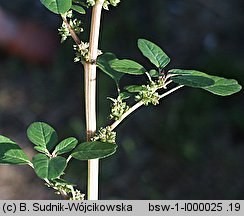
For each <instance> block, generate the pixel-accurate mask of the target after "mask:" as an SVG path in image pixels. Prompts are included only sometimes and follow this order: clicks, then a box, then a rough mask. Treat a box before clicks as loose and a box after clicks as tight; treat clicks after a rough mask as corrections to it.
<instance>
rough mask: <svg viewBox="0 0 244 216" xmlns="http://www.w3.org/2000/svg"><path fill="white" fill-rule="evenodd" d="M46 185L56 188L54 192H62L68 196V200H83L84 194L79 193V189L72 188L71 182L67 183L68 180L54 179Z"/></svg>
mask: <svg viewBox="0 0 244 216" xmlns="http://www.w3.org/2000/svg"><path fill="white" fill-rule="evenodd" d="M46 185H47V186H48V187H51V188H53V189H54V190H56V192H55V193H56V194H63V195H65V196H68V197H70V200H84V199H85V194H83V193H81V192H80V191H79V190H77V189H76V190H75V189H74V185H73V184H69V183H68V182H65V181H62V180H61V179H59V181H57V180H54V181H53V182H48V183H46Z"/></svg>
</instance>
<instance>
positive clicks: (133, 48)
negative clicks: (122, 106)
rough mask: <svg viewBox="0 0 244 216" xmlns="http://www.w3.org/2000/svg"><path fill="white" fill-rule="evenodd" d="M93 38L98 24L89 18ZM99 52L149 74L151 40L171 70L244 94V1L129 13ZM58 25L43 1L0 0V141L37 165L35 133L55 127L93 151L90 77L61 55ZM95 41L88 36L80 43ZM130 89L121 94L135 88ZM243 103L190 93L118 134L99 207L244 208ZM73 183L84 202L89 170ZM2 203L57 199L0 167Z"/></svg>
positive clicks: (239, 98)
mask: <svg viewBox="0 0 244 216" xmlns="http://www.w3.org/2000/svg"><path fill="white" fill-rule="evenodd" d="M81 18H82V22H83V26H84V28H85V29H86V30H87V28H88V23H89V17H88V16H86V17H84V16H83V17H81ZM102 22H103V26H102V32H101V43H100V48H101V49H102V50H103V51H104V52H105V51H110V52H114V53H116V55H117V56H118V57H119V58H132V59H135V60H137V61H139V62H140V63H142V64H144V65H146V66H149V64H148V61H147V60H146V59H144V58H143V57H142V55H141V54H140V52H139V51H138V49H137V45H136V44H137V39H138V38H146V39H148V40H151V41H153V42H155V43H157V44H158V45H160V46H161V47H163V49H164V50H165V52H166V53H167V54H168V55H169V56H170V57H171V60H172V61H171V64H170V65H169V68H184V69H193V68H194V69H197V70H201V71H205V72H207V73H209V74H215V75H219V76H224V77H226V78H235V79H237V80H238V81H239V82H240V83H241V84H242V85H243V84H244V73H243V71H244V61H243V60H244V51H243V50H244V43H243V39H244V2H243V1H242V0H232V1H230V0H185V1H181V0H154V1H152V2H150V3H148V1H147V0H140V1H139V0H130V1H122V3H121V4H120V5H119V7H117V8H113V9H112V8H111V11H109V12H107V11H105V12H104V14H103V20H102ZM60 25H61V19H60V18H59V17H58V16H57V15H54V14H51V13H50V12H49V11H47V10H46V9H45V8H44V7H43V6H42V5H41V4H40V2H39V0H21V1H20V0H17V1H6V0H0V29H1V32H0V134H3V135H5V136H8V137H11V138H12V139H13V140H15V141H17V142H18V143H19V144H20V145H21V147H22V148H24V150H25V151H26V152H27V153H28V155H29V156H30V157H32V156H33V154H34V152H33V150H32V145H31V143H30V142H29V141H28V140H27V137H26V128H27V127H28V126H29V125H30V124H31V123H32V122H33V121H45V122H47V123H49V124H51V125H52V126H53V127H54V128H55V129H56V130H57V131H58V134H59V136H60V139H62V138H65V137H68V136H76V137H78V138H79V139H81V140H84V139H85V132H84V131H85V127H84V98H83V71H82V68H81V65H80V64H77V63H76V64H74V63H73V58H74V52H73V50H72V48H71V46H72V41H68V42H67V43H65V44H64V45H60V43H59V41H60V37H59V36H58V34H57V28H59V27H60ZM81 37H82V38H83V39H84V40H87V35H86V34H85V33H84V34H82V35H81ZM131 78H132V77H127V78H123V80H122V84H125V83H128V82H130V83H132V82H133V80H132V79H131ZM98 94H99V97H98V114H97V117H98V126H99V127H100V126H103V125H106V124H107V123H108V122H109V121H108V119H107V116H108V115H109V101H108V100H107V99H106V97H107V96H110V97H115V95H116V90H115V85H114V83H113V81H112V80H111V79H110V78H109V77H107V76H106V75H105V74H103V73H102V72H98ZM243 99H244V98H243V91H241V92H240V93H238V94H235V95H233V96H230V97H218V96H214V95H211V94H210V93H208V92H204V91H201V90H198V89H190V88H185V89H184V90H182V91H179V92H177V93H174V94H173V95H171V96H169V97H168V98H166V99H165V100H164V101H163V102H162V103H161V104H160V105H159V106H156V107H148V108H142V109H140V110H139V111H137V112H136V113H135V114H134V115H133V116H131V117H130V118H129V119H127V121H126V122H124V123H123V124H122V125H121V126H120V127H119V128H118V130H117V132H118V145H119V148H118V151H117V154H116V155H114V156H112V157H110V158H107V159H104V160H102V162H101V175H100V180H101V181H100V198H101V199H244V174H243V170H244V115H243V108H244V100H243ZM66 179H67V180H70V181H73V182H75V183H77V185H78V187H79V189H81V190H82V191H83V192H84V193H86V163H84V162H79V161H75V160H73V161H72V163H71V164H70V166H69V170H68V173H67V175H66ZM0 199H60V197H59V196H57V195H55V194H54V193H53V191H52V190H48V189H47V188H46V187H45V186H44V185H43V182H42V181H41V180H39V179H38V178H37V177H36V175H35V173H34V172H33V170H31V168H29V167H27V166H0Z"/></svg>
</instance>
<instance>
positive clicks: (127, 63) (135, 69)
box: [110, 59, 146, 75]
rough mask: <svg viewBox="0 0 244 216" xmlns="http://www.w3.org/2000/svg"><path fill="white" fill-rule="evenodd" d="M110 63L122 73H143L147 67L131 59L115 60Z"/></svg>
mask: <svg viewBox="0 0 244 216" xmlns="http://www.w3.org/2000/svg"><path fill="white" fill-rule="evenodd" d="M110 65H111V68H113V69H114V70H116V71H118V72H120V73H126V74H133V75H141V74H144V73H145V72H146V69H145V68H144V67H143V66H142V65H140V64H139V63H137V62H135V61H132V60H129V59H123V60H114V61H112V62H111V64H110Z"/></svg>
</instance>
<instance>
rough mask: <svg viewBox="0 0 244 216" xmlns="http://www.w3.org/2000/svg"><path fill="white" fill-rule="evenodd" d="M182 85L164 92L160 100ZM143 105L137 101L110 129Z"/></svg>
mask: <svg viewBox="0 0 244 216" xmlns="http://www.w3.org/2000/svg"><path fill="white" fill-rule="evenodd" d="M183 86H184V85H179V86H176V87H175V88H172V89H171V90H169V91H167V92H165V93H164V94H162V95H160V99H162V98H164V97H166V96H168V95H169V94H171V93H173V92H175V91H177V90H178V89H180V88H182V87H183ZM142 105H143V101H141V100H140V101H139V102H137V103H136V104H135V105H134V106H132V107H131V108H130V109H128V110H127V111H126V112H125V113H124V114H123V115H122V116H121V118H120V119H119V120H117V121H115V122H114V123H113V124H112V125H111V126H110V129H111V130H114V129H115V128H116V127H117V126H118V125H119V124H120V123H121V122H122V121H123V120H124V119H125V118H126V117H127V116H129V115H130V114H131V113H133V112H134V111H135V110H137V109H138V108H140V107H141V106H142Z"/></svg>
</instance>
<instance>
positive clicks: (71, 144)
mask: <svg viewBox="0 0 244 216" xmlns="http://www.w3.org/2000/svg"><path fill="white" fill-rule="evenodd" d="M77 144H78V140H77V139H76V138H74V137H69V138H67V139H65V140H63V141H62V142H60V143H59V144H58V145H57V146H56V147H55V149H54V154H55V155H60V154H64V153H67V152H70V151H71V150H73V149H74V148H75V146H76V145H77Z"/></svg>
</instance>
